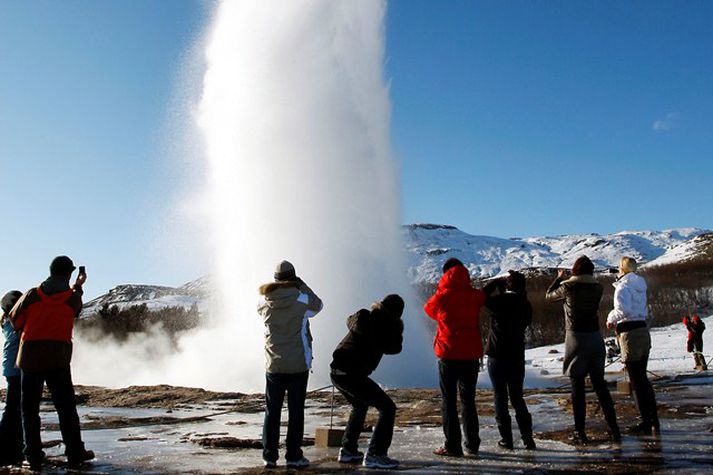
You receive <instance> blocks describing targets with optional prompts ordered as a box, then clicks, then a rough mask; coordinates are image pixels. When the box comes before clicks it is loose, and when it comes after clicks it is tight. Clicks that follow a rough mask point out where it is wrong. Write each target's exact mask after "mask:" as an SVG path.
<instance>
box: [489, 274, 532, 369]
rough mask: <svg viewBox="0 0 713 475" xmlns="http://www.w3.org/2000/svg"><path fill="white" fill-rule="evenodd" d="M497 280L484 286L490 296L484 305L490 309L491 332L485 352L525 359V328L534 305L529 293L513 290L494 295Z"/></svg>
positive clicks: (530, 317) (490, 354) (529, 321)
mask: <svg viewBox="0 0 713 475" xmlns="http://www.w3.org/2000/svg"><path fill="white" fill-rule="evenodd" d="M496 287H497V282H491V283H490V284H488V285H486V286H485V288H484V289H483V290H484V291H485V293H486V294H487V295H488V299H487V300H486V301H485V307H486V308H487V309H488V310H490V312H491V318H490V333H488V339H487V341H486V343H485V354H487V355H488V356H492V357H493V358H498V359H511V360H522V361H524V359H525V329H526V328H527V327H528V326H529V325H530V323H532V305H530V302H529V301H528V300H527V294H525V293H516V292H511V291H506V292H501V293H499V294H497V295H493V293H494V292H495V289H496Z"/></svg>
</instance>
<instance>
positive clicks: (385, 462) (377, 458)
mask: <svg viewBox="0 0 713 475" xmlns="http://www.w3.org/2000/svg"><path fill="white" fill-rule="evenodd" d="M362 465H364V466H365V467H366V468H385V469H391V468H396V467H398V466H399V462H398V460H394V459H392V458H391V457H389V456H387V455H372V454H370V453H367V454H366V457H364V462H363V463H362Z"/></svg>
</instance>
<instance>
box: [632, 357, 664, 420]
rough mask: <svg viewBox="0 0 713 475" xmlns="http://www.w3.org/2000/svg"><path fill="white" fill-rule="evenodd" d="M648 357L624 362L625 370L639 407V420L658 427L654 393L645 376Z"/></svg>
mask: <svg viewBox="0 0 713 475" xmlns="http://www.w3.org/2000/svg"><path fill="white" fill-rule="evenodd" d="M647 363H648V359H644V360H641V361H630V362H627V363H626V364H625V367H626V372H627V373H628V374H629V381H631V388H632V389H633V390H634V397H635V399H636V405H637V406H638V407H639V413H640V414H641V421H642V422H643V423H644V424H645V425H647V426H650V427H656V428H657V429H658V428H659V417H658V409H657V407H656V395H655V394H654V388H653V387H652V386H651V382H650V381H649V378H648V376H646V366H647Z"/></svg>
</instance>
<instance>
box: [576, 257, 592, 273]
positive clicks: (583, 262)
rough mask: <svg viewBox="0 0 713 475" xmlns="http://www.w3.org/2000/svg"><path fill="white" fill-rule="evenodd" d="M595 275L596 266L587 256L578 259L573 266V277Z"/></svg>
mask: <svg viewBox="0 0 713 475" xmlns="http://www.w3.org/2000/svg"><path fill="white" fill-rule="evenodd" d="M584 274H588V275H593V274H594V264H593V263H592V261H590V260H589V258H588V257H587V256H581V257H578V258H577V260H576V261H574V265H573V266H572V275H584Z"/></svg>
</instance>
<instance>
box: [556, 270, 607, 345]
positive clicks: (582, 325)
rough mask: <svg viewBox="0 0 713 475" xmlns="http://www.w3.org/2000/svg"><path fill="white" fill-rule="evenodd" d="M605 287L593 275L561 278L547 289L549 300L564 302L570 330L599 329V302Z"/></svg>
mask: <svg viewBox="0 0 713 475" xmlns="http://www.w3.org/2000/svg"><path fill="white" fill-rule="evenodd" d="M603 292H604V288H603V287H602V284H600V283H599V282H597V280H596V279H595V278H594V276H592V275H588V274H585V275H576V276H573V277H570V278H569V279H567V280H563V279H560V278H557V279H555V281H554V282H553V283H552V285H550V288H549V289H547V293H546V294H545V297H546V299H547V301H548V302H560V301H561V302H563V305H564V316H565V326H566V329H567V331H569V332H576V333H580V332H595V331H599V316H598V312H599V302H600V301H601V299H602V293H603Z"/></svg>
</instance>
